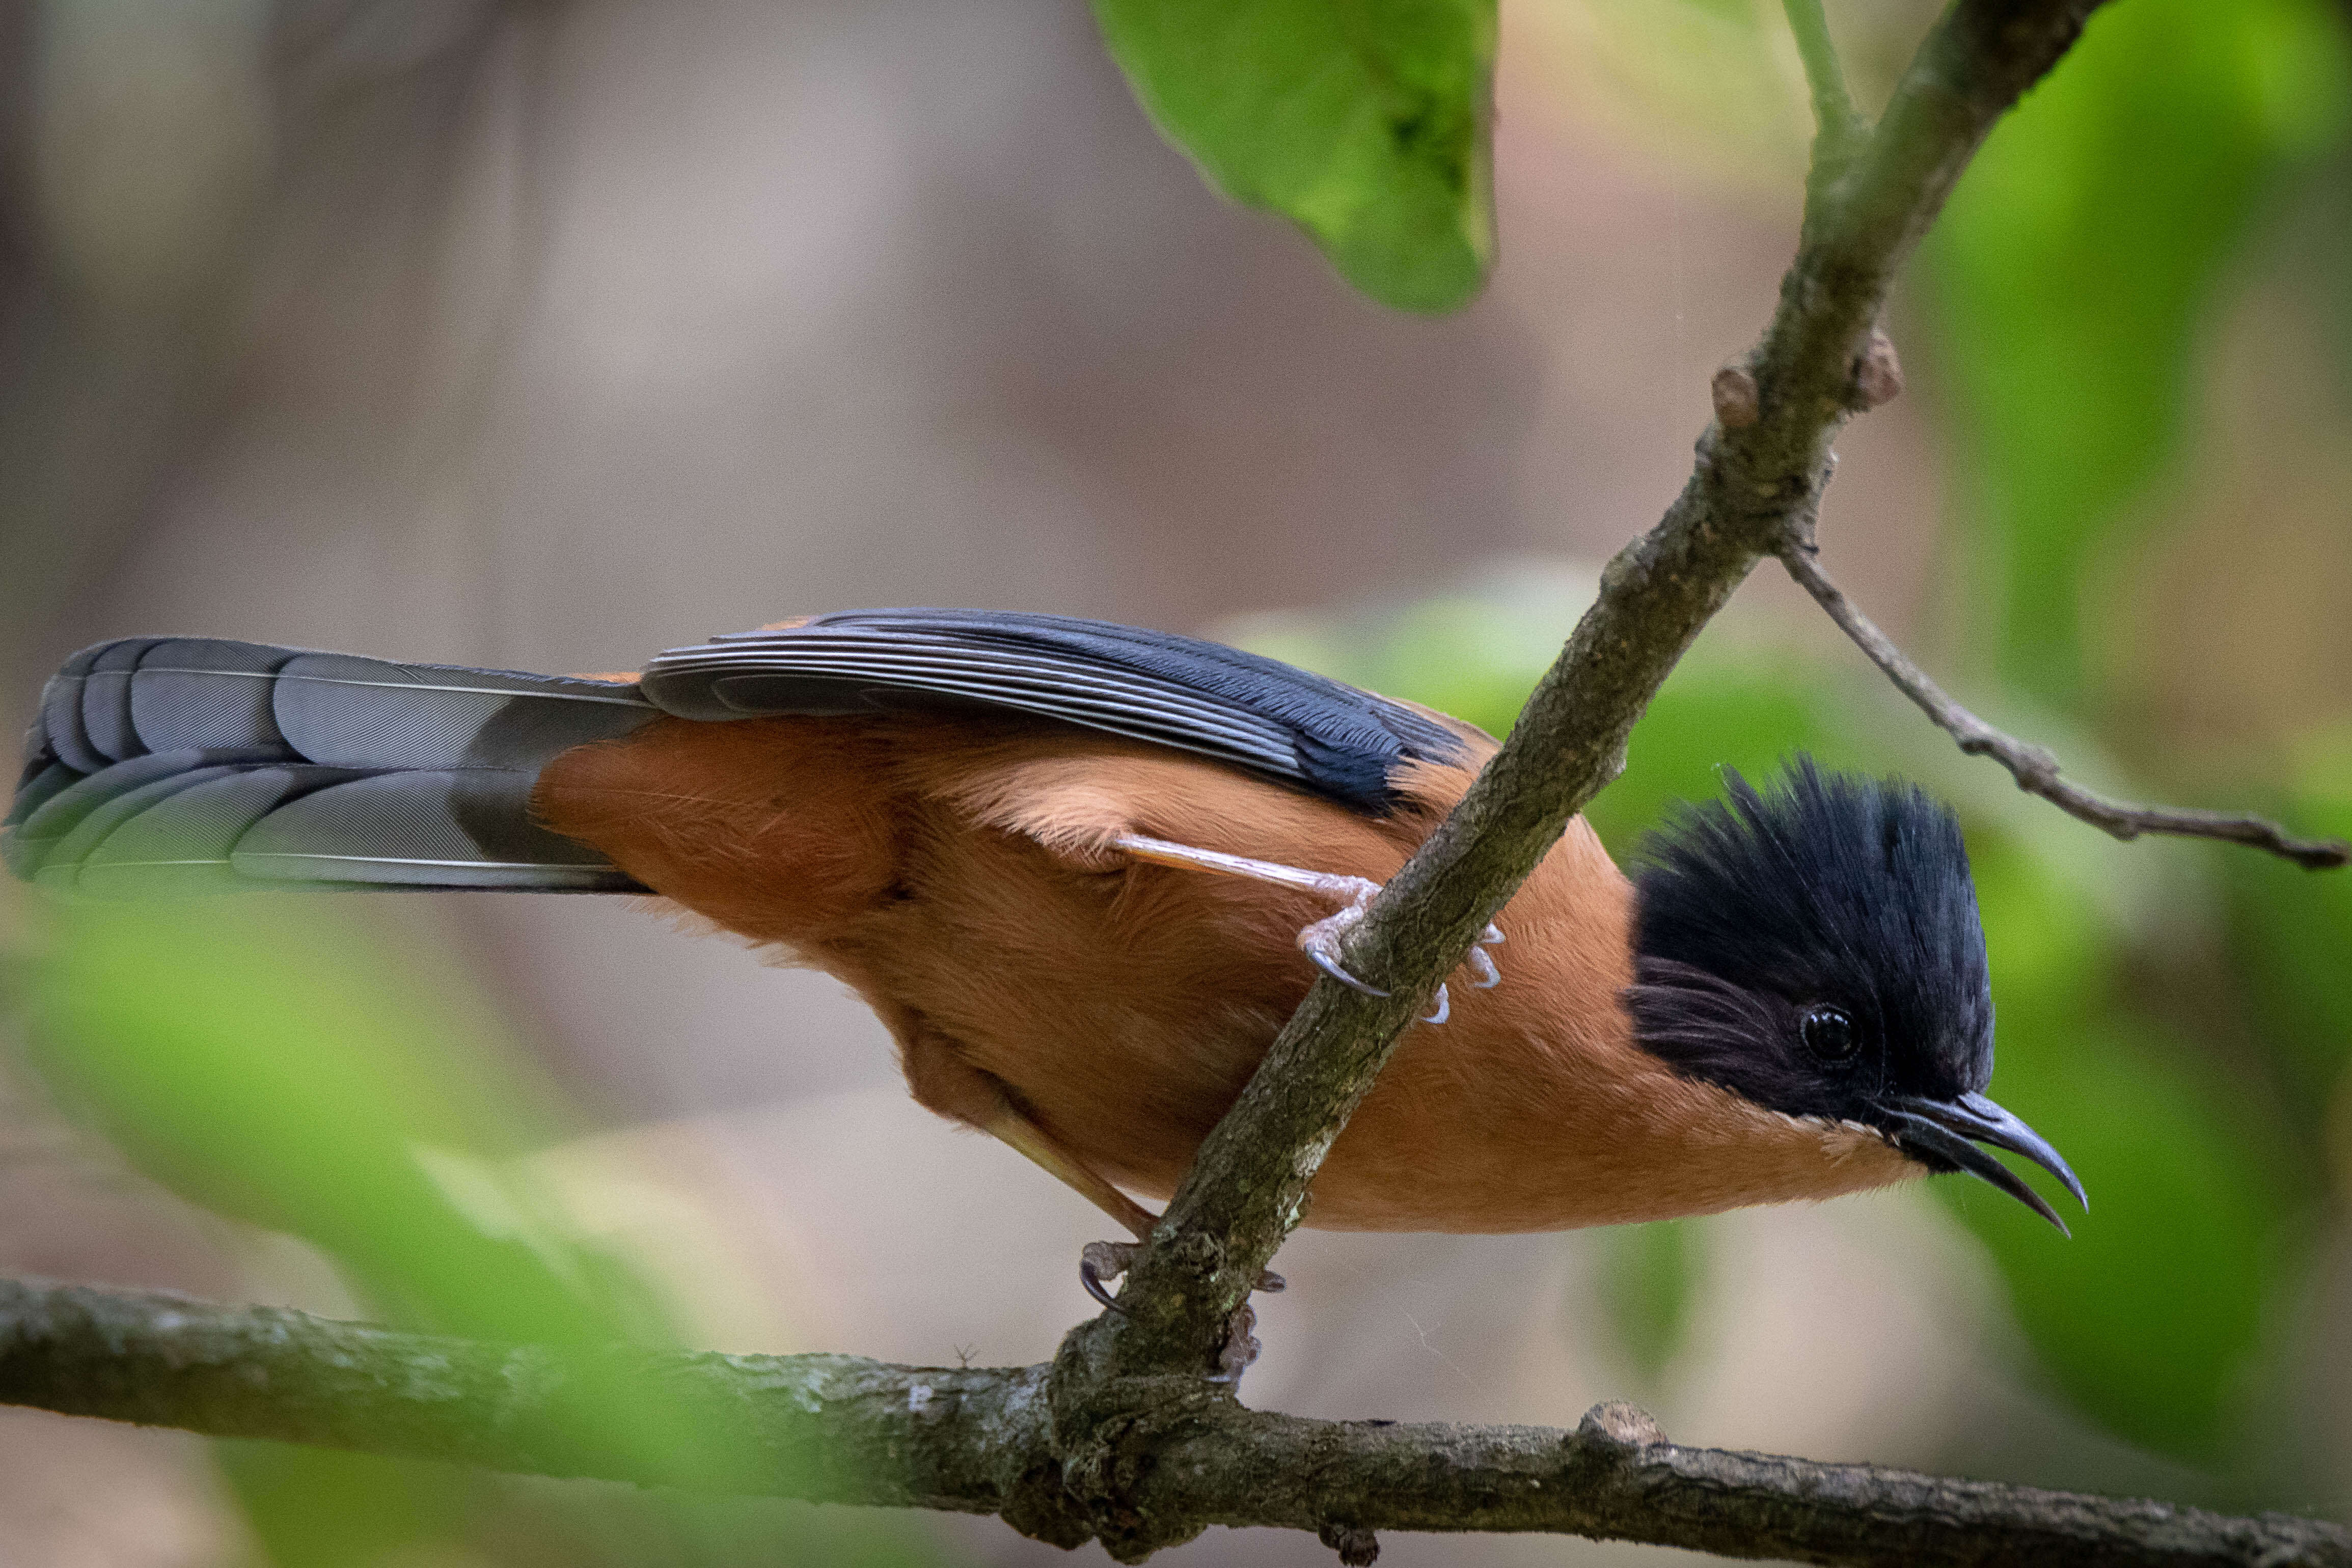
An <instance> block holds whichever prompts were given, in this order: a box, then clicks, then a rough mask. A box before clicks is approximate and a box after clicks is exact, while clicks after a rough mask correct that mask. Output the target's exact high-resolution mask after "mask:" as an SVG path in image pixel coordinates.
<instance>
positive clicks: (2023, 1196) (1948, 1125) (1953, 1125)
mask: <svg viewBox="0 0 2352 1568" xmlns="http://www.w3.org/2000/svg"><path fill="white" fill-rule="evenodd" d="M1881 1110H1882V1112H1883V1113H1885V1117H1886V1131H1887V1133H1888V1135H1889V1136H1890V1137H1892V1138H1893V1140H1894V1142H1895V1146H1896V1147H1897V1148H1900V1149H1902V1150H1904V1151H1905V1152H1906V1153H1907V1154H1911V1155H1914V1156H1915V1157H1916V1156H1918V1155H1930V1156H1933V1157H1934V1158H1935V1159H1937V1160H1939V1161H1940V1162H1942V1163H1943V1164H1944V1165H1946V1166H1952V1167H1955V1168H1957V1169H1959V1170H1963V1171H1966V1172H1968V1173H1969V1175H1970V1176H1976V1177H1978V1178H1979V1180H1982V1181H1984V1182H1987V1183H1990V1185H1991V1186H1997V1187H1999V1188H2000V1190H2001V1191H2003V1192H2005V1193H2007V1194H2009V1195H2010V1197H2013V1198H2015V1199H2017V1200H2018V1201H2019V1202H2020V1203H2022V1204H2023V1205H2025V1207H2028V1208H2030V1209H2032V1210H2033V1212H2034V1213H2036V1214H2038V1215H2040V1216H2041V1217H2042V1218H2044V1219H2046V1220H2048V1221H2049V1222H2050V1223H2051V1224H2053V1225H2054V1226H2056V1227H2057V1228H2058V1233H2059V1234H2060V1235H2061V1236H2064V1237H2066V1238H2068V1239H2073V1237H2074V1232H2073V1231H2071V1230H2069V1229H2067V1228H2066V1222H2065V1221H2064V1220H2063V1219H2061V1218H2058V1211H2057V1210H2056V1209H2054V1208H2053V1207H2050V1205H2049V1203H2048V1201H2047V1200H2045V1199H2044V1198H2043V1197H2042V1195H2041V1194H2040V1193H2038V1192H2036V1191H2034V1190H2033V1188H2032V1187H2031V1186H2027V1185H2026V1183H2025V1179H2024V1178H2023V1177H2022V1176H2019V1175H2018V1174H2017V1173H2016V1172H2015V1171H2013V1170H2011V1169H2010V1168H2009V1167H2008V1166H2005V1165H2003V1164H2002V1163H2001V1162H2000V1160H1998V1159H1995V1158H1994V1157H1993V1156H1992V1155H1991V1154H1990V1153H1989V1152H1988V1151H1987V1150H1986V1149H1984V1148H1980V1147H1979V1146H1978V1145H1991V1147H1993V1148H1996V1149H2006V1150H2008V1151H2009V1152H2010V1153H2011V1154H2013V1155H2022V1156H2024V1157H2025V1158H2026V1159H2029V1160H2032V1162H2033V1163H2034V1164H2035V1165H2037V1166H2041V1167H2042V1169H2043V1170H2045V1171H2048V1172H2049V1173H2050V1174H2051V1175H2052V1176H2056V1177H2057V1178H2058V1180H2059V1181H2060V1182H2061V1183H2062V1184H2063V1186H2065V1188H2066V1191H2067V1192H2068V1194H2070V1195H2071V1196H2072V1197H2074V1201H2075V1202H2076V1203H2078V1204H2080V1205H2081V1206H2082V1207H2083V1212H2084V1213H2085V1214H2088V1213H2089V1212H2090V1210H2091V1199H2090V1196H2089V1195H2088V1194H2087V1193H2085V1192H2084V1190H2083V1184H2082V1182H2081V1180H2080V1179H2079V1178H2077V1177H2076V1176H2075V1175H2074V1169H2073V1167H2072V1166H2068V1165H2067V1164H2066V1161H2065V1159H2064V1158H2063V1156H2061V1155H2060V1154H2059V1153H2058V1151H2057V1150H2056V1149H2054V1148H2053V1147H2051V1145H2050V1142H2049V1140H2048V1139H2046V1138H2044V1137H2042V1134H2039V1133H2037V1132H2035V1131H2034V1130H2033V1129H2032V1127H2029V1126H2027V1125H2026V1124H2024V1123H2023V1122H2021V1121H2020V1120H2019V1119H2018V1118H2017V1117H2015V1116H2013V1115H2011V1114H2010V1113H2009V1112H2008V1111H2006V1110H2004V1109H2003V1108H2002V1107H2001V1106H2000V1105H1999V1104H1996V1103H1994V1102H1993V1101H1991V1100H1990V1099H1988V1098H1986V1097H1985V1096H1984V1095H1982V1094H1973V1093H1971V1094H1962V1095H1960V1096H1959V1097H1958V1099H1956V1100H1928V1099H1925V1098H1922V1097H1919V1096H1916V1095H1907V1094H1906V1095H1899V1096H1895V1097H1893V1098H1890V1099H1889V1100H1887V1101H1886V1102H1885V1103H1884V1104H1883V1105H1882V1106H1881Z"/></svg>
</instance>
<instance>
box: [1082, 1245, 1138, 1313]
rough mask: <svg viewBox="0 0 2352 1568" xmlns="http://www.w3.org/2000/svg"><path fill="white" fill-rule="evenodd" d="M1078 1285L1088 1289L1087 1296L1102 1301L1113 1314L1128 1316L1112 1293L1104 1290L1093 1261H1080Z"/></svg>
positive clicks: (1088, 1259) (1087, 1259)
mask: <svg viewBox="0 0 2352 1568" xmlns="http://www.w3.org/2000/svg"><path fill="white" fill-rule="evenodd" d="M1078 1283H1079V1284H1081V1285H1084V1286H1085V1287H1086V1288H1087V1295H1089V1296H1092V1297H1093V1298H1094V1299H1095V1300H1096V1301H1100V1302H1101V1303H1102V1304H1103V1305H1104V1306H1106V1307H1108V1308H1109V1309H1110V1310H1111V1311H1112V1312H1117V1313H1118V1315H1119V1316H1121V1317H1125V1316H1127V1309H1126V1308H1125V1307H1122V1306H1120V1305H1119V1304H1118V1301H1115V1300H1113V1299H1112V1296H1111V1293H1110V1292H1109V1291H1106V1290H1104V1289H1103V1282H1102V1276H1101V1275H1100V1274H1097V1273H1096V1272H1095V1265H1094V1260H1093V1259H1091V1258H1081V1259H1079V1260H1078Z"/></svg>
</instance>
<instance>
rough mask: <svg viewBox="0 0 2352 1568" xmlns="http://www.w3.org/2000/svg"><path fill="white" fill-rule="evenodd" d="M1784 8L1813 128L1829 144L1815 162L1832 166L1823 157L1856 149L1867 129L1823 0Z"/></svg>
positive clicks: (1797, 1)
mask: <svg viewBox="0 0 2352 1568" xmlns="http://www.w3.org/2000/svg"><path fill="white" fill-rule="evenodd" d="M1783 5H1784V7H1785V8H1786V10H1787V11H1788V13H1789V31H1790V32H1791V33H1793V34H1795V35H1796V38H1797V57H1798V58H1799V59H1801V60H1802V61H1804V64H1805V82H1806V85H1807V86H1809V87H1810V88H1811V89H1812V94H1813V126H1814V129H1815V130H1816V131H1818V132H1819V133H1820V136H1821V138H1822V141H1823V142H1824V143H1826V144H1827V145H1826V146H1825V147H1823V148H1822V149H1819V150H1817V151H1816V152H1815V155H1814V156H1815V162H1817V163H1822V162H1832V161H1833V160H1832V159H1827V158H1823V157H1822V152H1834V153H1835V154H1838V155H1840V156H1842V155H1843V153H1844V152H1846V150H1847V149H1848V148H1850V147H1851V146H1852V145H1853V142H1854V141H1856V140H1857V139H1858V138H1859V137H1860V136H1861V135H1862V134H1863V132H1864V129H1865V128H1864V125H1863V122H1862V112H1861V111H1860V110H1857V109H1855V108H1854V106H1853V96H1852V95H1851V94H1850V93H1848V92H1847V91H1846V89H1845V69H1844V68H1843V67H1842V66H1841V65H1839V64H1838V53H1837V45H1836V43H1835V42H1833V41H1832V39H1831V37H1830V20H1829V17H1828V16H1825V15H1824V14H1823V13H1822V0H1783Z"/></svg>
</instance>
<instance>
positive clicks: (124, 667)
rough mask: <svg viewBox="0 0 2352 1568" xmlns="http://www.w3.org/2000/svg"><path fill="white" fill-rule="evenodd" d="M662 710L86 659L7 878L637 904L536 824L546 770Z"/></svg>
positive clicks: (91, 652) (197, 646)
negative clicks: (534, 793) (588, 895)
mask: <svg viewBox="0 0 2352 1568" xmlns="http://www.w3.org/2000/svg"><path fill="white" fill-rule="evenodd" d="M656 711H657V710H656V709H655V708H654V707H653V706H652V705H650V704H649V703H647V702H646V700H645V699H644V698H643V697H642V696H640V695H638V693H637V689H636V687H635V685H628V684H624V683H619V682H610V681H584V680H577V679H572V678H569V677H564V676H551V675H528V674H515V673H512V672H509V671H502V670H472V669H462V668H457V667H454V666H447V665H436V664H394V663H391V662H390V661H387V660H382V659H363V658H358V657H354V656H352V655H350V654H344V653H310V652H307V651H304V650H301V649H296V648H274V647H269V646H266V645H264V644H261V643H231V642H224V641H220V640H217V639H212V638H195V637H135V638H126V639H123V640H121V641H119V642H113V643H100V644H99V645H98V646H96V647H93V648H87V649H84V650H83V651H82V652H81V653H77V654H75V655H74V656H73V657H72V658H71V659H69V660H68V661H67V662H66V664H65V666H64V667H63V668H62V669H60V670H59V671H58V674H57V675H56V676H55V677H54V678H52V679H51V680H50V682H49V684H48V686H47V689H46V690H45V691H44V692H43V694H42V701H41V713H40V717H39V718H38V720H37V721H36V722H35V724H34V726H33V730H32V733H31V734H30V735H29V736H28V737H26V767H25V772H24V777H23V779H22V780H21V781H20V782H19V783H18V785H17V788H16V803H15V806H14V808H13V809H12V810H10V812H9V814H8V817H7V819H6V821H5V828H6V830H7V831H6V834H5V837H0V861H5V863H6V865H7V867H8V869H9V870H10V871H12V872H14V873H16V875H18V876H20V877H23V878H26V880H29V881H35V882H37V883H41V884H43V885H44V886H49V887H55V888H59V889H70V890H77V891H79V892H82V893H86V894H131V893H151V892H163V891H187V892H195V891H204V890H212V889H225V888H236V887H252V886H268V885H293V886H307V887H320V886H330V887H444V888H515V889H535V890H541V891H550V892H554V891H571V892H632V891H642V890H641V889H639V888H638V885H637V883H635V882H634V881H633V880H631V879H630V878H629V877H628V876H627V874H626V873H623V872H621V871H620V870H619V869H618V868H616V867H614V865H613V864H611V862H608V861H606V860H605V859H604V857H603V856H602V855H600V854H598V853H597V852H595V851H594V850H593V849H591V848H589V847H588V846H586V845H584V844H582V843H579V842H576V841H573V840H571V839H566V838H564V837H562V836H561V835H560V834H557V833H554V832H551V831H548V830H547V829H545V828H543V827H541V826H540V825H539V824H538V823H537V822H536V821H532V819H531V815H530V790H531V785H532V783H533V782H534V780H535V779H537V778H538V775H539V770H540V768H542V767H544V766H545V765H546V764H547V763H548V762H550V761H551V760H552V759H553V758H555V757H557V756H558V755H560V754H561V753H562V752H564V751H567V750H569V749H571V748H572V747H575V746H580V745H584V744H586V743H588V742H590V741H595V740H604V739H610V738H612V737H616V736H621V735H625V734H627V733H628V732H629V731H631V730H633V729H635V728H636V727H638V726H639V725H641V724H644V723H646V722H647V721H648V720H650V719H652V718H654V717H655V716H656Z"/></svg>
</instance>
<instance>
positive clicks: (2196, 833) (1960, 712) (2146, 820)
mask: <svg viewBox="0 0 2352 1568" xmlns="http://www.w3.org/2000/svg"><path fill="white" fill-rule="evenodd" d="M1780 562H1781V564H1782V565H1783V566H1786V567H1787V568H1788V569H1789V575H1790V577H1793V578H1795V579H1796V580H1798V582H1800V583H1801V584H1802V585H1803V586H1804V590H1805V591H1806V592H1808V593H1810V594H1811V595H1812V596H1813V598H1814V600H1815V601H1816V602H1818V603H1819V604H1820V605H1821V607H1822V609H1823V610H1825V611H1827V612H1829V617H1830V619H1831V620H1832V621H1834V622H1837V623H1838V625H1839V626H1840V627H1841V628H1843V630H1844V632H1845V634H1846V635H1847V636H1849V637H1851V638H1853V641H1854V645H1855V646H1857V647H1859V648H1860V649H1861V650H1862V651H1863V652H1864V653H1866V654H1868V655H1869V656H1870V662H1871V663H1872V664H1876V665H1877V666H1878V667H1879V668H1880V669H1881V670H1883V671H1885V674H1886V678H1887V679H1888V680H1890V681H1893V682H1894V683H1895V685H1897V686H1898V687H1900V688H1901V689H1902V692H1903V695H1905V696H1907V697H1909V698H1910V699H1911V700H1912V701H1913V702H1915V703H1916V704H1918V705H1919V708H1920V711H1921V712H1923V713H1925V714H1926V715H1927V716H1928V717H1929V718H1931V719H1933V720H1934V721H1935V722H1936V727H1937V728H1938V729H1941V730H1944V731H1945V732H1946V733H1948V734H1949V735H1950V736H1951V737H1952V738H1953V739H1954V740H1956V741H1958V742H1959V746H1960V749H1961V750H1962V751H1965V752H1967V753H1968V754H1969V756H1971V757H1990V758H1992V759H1993V760H1994V761H1996V762H1998V763H2000V765H2001V766H2002V767H2003V768H2008V769H2009V770H2010V772H2011V773H2012V774H2014V775H2016V777H2017V787H2018V788H2019V789H2023V790H2025V791H2026V792H2028V793H2029V794H2034V795H2039V796H2041V797H2042V799H2043V800H2048V801H2050V802H2051V803H2052V804H2053V805H2055V806H2056V807H2057V808H2058V809H2059V810H2062V811H2064V812H2066V813H2067V814H2068V815H2070V816H2074V817H2079V818H2081V819H2082V820H2083V821H2085V822H2088V823H2090V824H2091V825H2092V826H2093V827H2095V828H2098V829H2100V830H2102V831H2105V832H2109V833H2113V834H2114V835H2115V836H2116V838H2119V839H2125V840H2130V839H2136V838H2137V837H2139V836H2140V835H2141V834H2142V833H2178V834H2180V835H2182V836H2183V837H2187V838H2198V839H2221V840H2225V841H2228V842H2231V843H2234V844H2246V845H2250V846H2252V848H2255V849H2260V850H2268V851H2270V852H2272V853H2273V854H2275V855H2282V856H2284V857H2285V858H2286V859H2288V860H2291V861H2293V862H2294V863H2295V864H2297V865H2299V866H2302V867H2303V868H2304V869H2305V870H2306V871H2325V870H2327V869H2330V868H2332V867H2336V866H2340V865H2344V864H2347V863H2352V844H2347V843H2346V842H2345V841H2343V840H2342V839H2298V838H2295V837H2294V836H2293V835H2291V834H2289V833H2288V832H2287V831H2286V830H2285V829H2284V828H2282V827H2280V826H2279V825H2278V824H2277V823H2276V822H2273V821H2268V820H2267V819H2265V818H2262V817H2255V816H2249V815H2247V814H2245V813H2242V812H2229V811H2199V810H2184V809H2182V808H2179V807H2174V806H2135V805H2132V804H2129V803H2128V802H2126V801H2122V800H2108V799H2107V798H2106V797H2105V796H2104V795H2095V794H2093V793H2092V792H2091V791H2090V790H2088V789H2084V788H2083V787H2082V786H2081V785H2079V784H2076V783H2074V782H2073V781H2071V780H2069V779H2063V778H2061V777H2060V776H2059V772H2058V758H2056V757H2055V756H2054V755H2053V754H2052V753H2051V752H2050V751H2049V750H2048V748H2046V747H2040V746H2034V745H2031V744H2029V743H2027V742H2025V741H2021V740H2020V739H2018V738H2017V737H2015V736H2012V735H2009V734H2007V733H2005V732H2003V731H2001V730H1998V729H1995V728H1994V727H1992V726H1990V725H1989V724H1987V723H1986V722H1985V721H1984V720H1982V719H1980V718H1979V717H1978V716H1976V715H1975V714H1973V713H1970V712H1969V710H1968V709H1967V708H1964V707H1962V706H1960V705H1959V704H1958V703H1956V702H1954V701H1953V700H1952V699H1951V697H1950V696H1949V695H1947V694H1946V693H1945V691H1944V688H1943V687H1941V686H1939V685H1937V684H1936V683H1935V682H1934V681H1933V680H1932V679H1930V678H1929V677H1928V675H1927V672H1926V671H1925V670H1922V669H1921V668H1920V667H1919V666H1918V665H1917V664H1913V663H1912V662H1911V659H1910V656H1909V655H1907V654H1906V653H1904V652H1903V650H1902V649H1900V648H1898V647H1896V646H1895V642H1894V640H1893V639H1892V638H1890V637H1888V636H1887V635H1886V633H1885V632H1882V631H1880V630H1879V629H1878V627H1877V626H1876V625H1875V624H1874V623H1873V622H1872V621H1871V619H1870V617H1868V616H1867V615H1864V613H1863V612H1861V611H1859V610H1857V609H1855V608H1854V605H1853V601H1852V600H1850V599H1848V598H1847V597H1846V596H1845V593H1844V591H1843V590H1841V589H1840V588H1839V587H1838V585H1837V584H1836V583H1835V582H1833V581H1832V580H1831V579H1830V574H1829V573H1828V572H1826V571H1824V570H1822V563H1821V560H1820V559H1819V552H1818V550H1817V549H1816V548H1815V546H1814V545H1813V544H1812V543H1811V541H1810V540H1803V539H1792V540H1791V541H1790V543H1788V544H1787V545H1785V546H1784V547H1783V548H1782V549H1781V550H1780Z"/></svg>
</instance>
